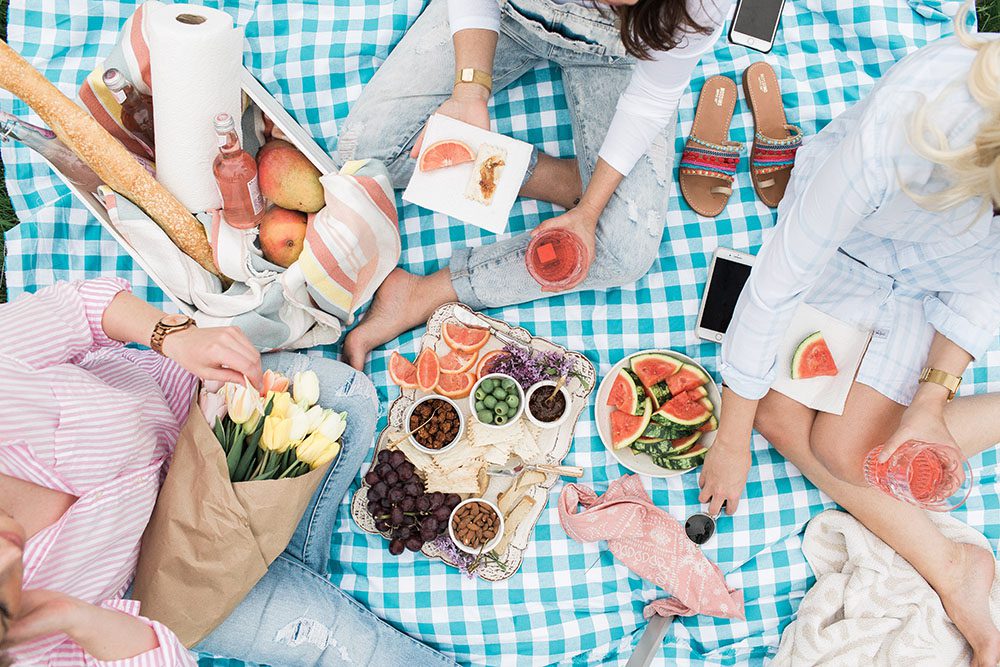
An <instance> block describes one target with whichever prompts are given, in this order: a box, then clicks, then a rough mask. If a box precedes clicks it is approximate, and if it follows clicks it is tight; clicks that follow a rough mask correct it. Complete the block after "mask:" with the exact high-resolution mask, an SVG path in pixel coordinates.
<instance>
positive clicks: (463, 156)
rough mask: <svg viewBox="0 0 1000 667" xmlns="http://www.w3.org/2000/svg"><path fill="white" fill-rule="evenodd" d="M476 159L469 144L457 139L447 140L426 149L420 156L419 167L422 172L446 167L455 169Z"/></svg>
mask: <svg viewBox="0 0 1000 667" xmlns="http://www.w3.org/2000/svg"><path fill="white" fill-rule="evenodd" d="M475 159H476V153H475V152H474V151H473V150H472V148H470V147H469V145H468V144H466V143H464V142H462V141H458V140H456V139H445V140H444V141H438V142H436V143H433V144H431V145H430V146H428V147H427V148H425V149H424V152H423V153H422V154H421V155H420V161H419V162H418V163H417V166H418V167H419V168H420V171H434V170H435V169H442V168H444V167H453V166H455V165H456V164H464V163H466V162H472V161H473V160H475Z"/></svg>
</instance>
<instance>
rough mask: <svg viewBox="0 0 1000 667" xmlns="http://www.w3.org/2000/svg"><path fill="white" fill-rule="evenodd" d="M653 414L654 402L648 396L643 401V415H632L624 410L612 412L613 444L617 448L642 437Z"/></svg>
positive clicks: (626, 445)
mask: <svg viewBox="0 0 1000 667" xmlns="http://www.w3.org/2000/svg"><path fill="white" fill-rule="evenodd" d="M652 414H653V403H652V401H650V400H649V399H648V398H647V399H646V400H645V401H644V402H643V412H642V414H641V415H632V414H629V413H627V412H623V411H622V410H615V411H614V412H612V413H611V445H612V446H613V447H614V448H615V449H621V448H622V447H628V446H629V445H631V444H632V443H633V442H635V441H636V440H638V439H639V438H641V437H642V435H643V432H644V431H645V430H646V427H647V426H649V419H650V417H651V416H652Z"/></svg>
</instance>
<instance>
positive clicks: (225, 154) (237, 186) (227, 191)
mask: <svg viewBox="0 0 1000 667" xmlns="http://www.w3.org/2000/svg"><path fill="white" fill-rule="evenodd" d="M215 132H216V134H218V135H219V154H218V155H216V156H215V162H214V163H213V164H212V173H214V174H215V182H216V184H217V185H218V186H219V195H220V196H221V197H222V215H223V217H224V218H225V220H226V222H227V223H228V224H229V225H230V226H231V227H235V228H236V229H253V228H254V227H256V226H257V225H259V224H260V221H261V218H263V217H264V197H263V196H262V195H261V194H260V187H259V186H258V185H257V162H256V161H255V160H254V159H253V156H251V155H250V154H249V153H247V152H246V151H245V150H243V149H242V148H241V147H240V136H239V134H237V132H236V121H235V120H233V117H232V116H230V115H229V114H228V113H220V114H219V115H218V116H216V117H215Z"/></svg>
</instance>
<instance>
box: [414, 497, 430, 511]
mask: <svg viewBox="0 0 1000 667" xmlns="http://www.w3.org/2000/svg"><path fill="white" fill-rule="evenodd" d="M430 509H431V499H430V498H428V497H427V496H420V497H419V498H417V511H418V512H427V511H430Z"/></svg>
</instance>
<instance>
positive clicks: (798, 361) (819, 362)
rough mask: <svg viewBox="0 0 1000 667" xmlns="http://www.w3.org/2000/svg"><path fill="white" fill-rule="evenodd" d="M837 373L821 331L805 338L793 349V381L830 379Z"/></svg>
mask: <svg viewBox="0 0 1000 667" xmlns="http://www.w3.org/2000/svg"><path fill="white" fill-rule="evenodd" d="M837 372H838V371H837V363H836V362H835V361H834V360H833V353H831V352H830V346H829V345H827V344H826V339H825V338H823V332H822V331H817V332H816V333H814V334H812V335H811V336H809V337H807V338H806V339H805V340H804V341H802V342H801V343H799V346H798V347H797V348H795V354H794V355H793V356H792V379H793V380H808V379H809V378H818V377H832V376H834V375H836V374H837Z"/></svg>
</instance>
